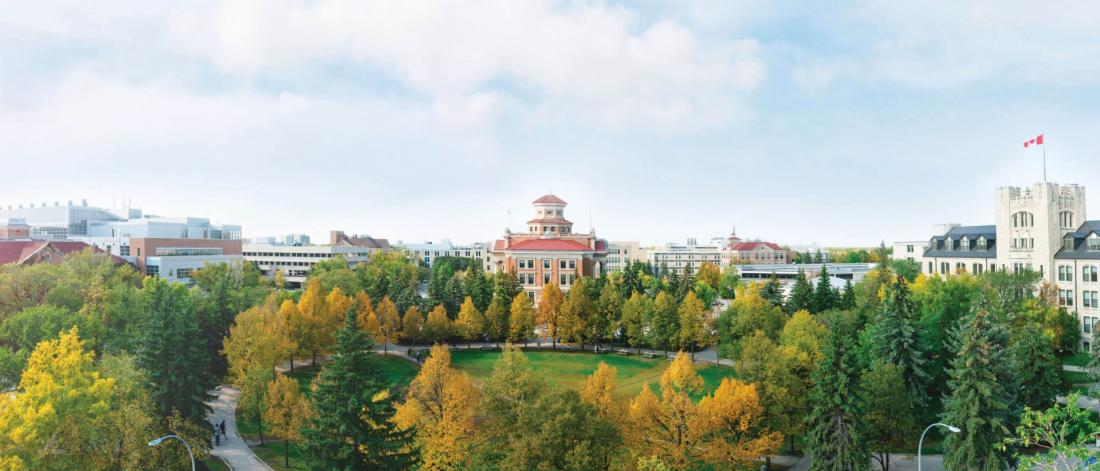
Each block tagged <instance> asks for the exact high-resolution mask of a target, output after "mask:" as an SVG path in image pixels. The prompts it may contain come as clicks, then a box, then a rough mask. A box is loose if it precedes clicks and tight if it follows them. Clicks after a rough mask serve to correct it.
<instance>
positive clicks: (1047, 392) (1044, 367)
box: [1009, 325, 1062, 409]
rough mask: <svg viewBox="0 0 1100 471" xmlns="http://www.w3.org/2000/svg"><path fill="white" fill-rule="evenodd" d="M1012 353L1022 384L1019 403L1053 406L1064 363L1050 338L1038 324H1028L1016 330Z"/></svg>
mask: <svg viewBox="0 0 1100 471" xmlns="http://www.w3.org/2000/svg"><path fill="white" fill-rule="evenodd" d="M1009 357H1010V359H1011V363H1012V369H1013V370H1014V371H1015V377H1016V380H1017V381H1018V382H1019V385H1020V387H1019V388H1018V392H1017V397H1018V399H1019V403H1020V404H1021V405H1024V406H1027V407H1031V408H1032V409H1044V408H1047V407H1050V405H1051V404H1053V403H1054V398H1055V396H1057V395H1058V390H1059V389H1060V387H1061V384H1062V378H1061V375H1059V374H1058V370H1060V369H1061V367H1062V363H1061V362H1060V361H1058V357H1056V356H1054V352H1053V351H1051V346H1050V339H1048V338H1047V337H1046V336H1045V335H1043V332H1042V331H1040V330H1039V328H1038V327H1036V326H1034V325H1029V326H1026V327H1024V328H1023V329H1022V330H1020V331H1019V332H1017V333H1016V335H1015V339H1014V341H1013V342H1012V345H1011V347H1010V348H1009Z"/></svg>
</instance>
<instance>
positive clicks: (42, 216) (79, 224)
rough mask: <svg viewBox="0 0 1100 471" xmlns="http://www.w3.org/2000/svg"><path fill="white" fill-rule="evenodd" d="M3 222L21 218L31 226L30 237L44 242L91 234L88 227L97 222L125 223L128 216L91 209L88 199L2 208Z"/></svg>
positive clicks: (0, 209)
mask: <svg viewBox="0 0 1100 471" xmlns="http://www.w3.org/2000/svg"><path fill="white" fill-rule="evenodd" d="M0 219H20V220H22V221H24V222H25V223H26V224H27V226H28V227H27V228H28V232H29V235H30V238H32V239H40V240H65V239H67V238H69V237H70V236H85V235H88V225H89V223H90V222H95V221H123V220H125V219H126V217H125V216H121V215H119V214H116V213H115V212H112V211H108V210H106V209H103V208H97V207H94V206H88V202H87V200H81V202H80V204H79V205H74V204H73V202H72V201H69V202H67V203H66V204H61V202H59V201H54V203H53V205H47V204H46V203H42V204H40V205H35V204H34V203H31V204H29V205H26V206H24V205H21V204H20V205H6V206H0Z"/></svg>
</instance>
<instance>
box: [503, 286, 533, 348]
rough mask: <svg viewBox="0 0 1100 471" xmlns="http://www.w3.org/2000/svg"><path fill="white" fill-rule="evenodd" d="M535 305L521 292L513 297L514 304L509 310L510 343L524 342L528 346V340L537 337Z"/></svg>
mask: <svg viewBox="0 0 1100 471" xmlns="http://www.w3.org/2000/svg"><path fill="white" fill-rule="evenodd" d="M536 315H537V313H536V312H535V303H534V301H531V297H530V296H528V295H527V293H524V292H523V291H520V292H519V293H517V294H516V295H515V296H513V297H512V304H511V306H510V307H509V309H508V341H509V342H519V341H521V340H522V341H523V344H524V345H527V339H529V338H531V337H533V336H534V335H535V316H536Z"/></svg>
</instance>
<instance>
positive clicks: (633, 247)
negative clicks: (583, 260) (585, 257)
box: [604, 240, 649, 273]
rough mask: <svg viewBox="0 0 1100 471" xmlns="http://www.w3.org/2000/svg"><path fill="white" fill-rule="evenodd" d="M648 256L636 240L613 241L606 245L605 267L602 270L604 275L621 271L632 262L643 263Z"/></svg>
mask: <svg viewBox="0 0 1100 471" xmlns="http://www.w3.org/2000/svg"><path fill="white" fill-rule="evenodd" d="M648 254H649V252H648V251H647V250H646V249H644V248H642V246H641V244H639V243H638V241H636V240H633V241H627V240H619V241H615V240H613V241H611V242H608V244H607V265H606V266H605V268H604V270H605V272H606V273H611V272H617V271H621V270H622V269H624V268H626V266H627V265H629V264H631V263H632V262H645V261H646V260H648V257H649V255H648Z"/></svg>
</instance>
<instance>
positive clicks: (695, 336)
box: [679, 291, 710, 361]
mask: <svg viewBox="0 0 1100 471" xmlns="http://www.w3.org/2000/svg"><path fill="white" fill-rule="evenodd" d="M679 315H680V339H679V340H680V346H681V347H688V348H689V349H690V350H691V360H692V361H695V349H696V348H698V347H703V346H706V345H707V343H708V340H710V326H709V325H708V324H709V323H710V322H709V321H710V316H709V314H708V311H707V309H706V308H704V307H703V303H702V302H701V301H699V298H697V297H696V296H695V293H694V292H692V291H688V294H687V296H684V301H683V302H682V303H680V311H679Z"/></svg>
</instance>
